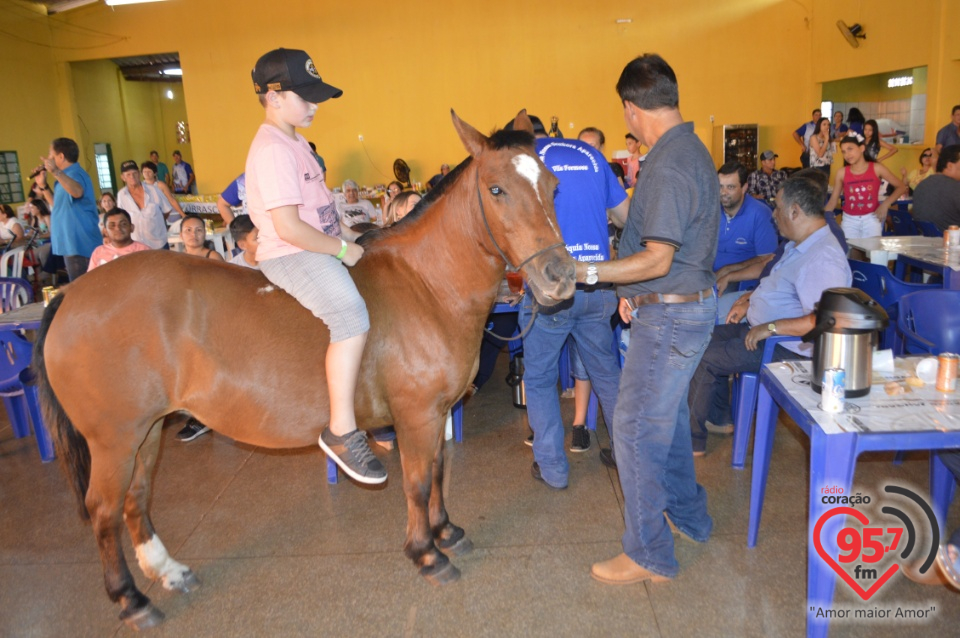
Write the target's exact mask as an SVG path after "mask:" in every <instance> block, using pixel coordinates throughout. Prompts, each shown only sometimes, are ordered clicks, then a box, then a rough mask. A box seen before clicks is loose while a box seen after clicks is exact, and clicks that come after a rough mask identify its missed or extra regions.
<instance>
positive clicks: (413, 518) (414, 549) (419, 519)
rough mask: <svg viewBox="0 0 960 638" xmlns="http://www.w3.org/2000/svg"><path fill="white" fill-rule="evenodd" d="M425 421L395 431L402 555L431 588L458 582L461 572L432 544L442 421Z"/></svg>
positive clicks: (406, 421)
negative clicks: (403, 505) (403, 523)
mask: <svg viewBox="0 0 960 638" xmlns="http://www.w3.org/2000/svg"><path fill="white" fill-rule="evenodd" d="M421 418H424V417H421ZM426 418H427V419H429V421H427V422H424V421H420V422H419V423H411V421H410V420H402V421H401V420H400V419H398V422H400V423H404V424H407V425H402V427H401V428H398V430H400V431H401V436H400V437H398V440H397V442H398V443H399V447H400V462H401V464H402V465H403V491H404V493H405V494H406V497H407V541H406V543H404V546H403V551H404V552H405V553H406V555H407V557H409V558H410V559H411V560H412V561H413V562H414V564H415V565H416V566H417V567H418V568H419V569H420V575H421V576H423V577H424V578H426V579H427V580H428V581H429V582H430V583H432V584H434V585H444V584H447V583H451V582H453V581H455V580H457V579H458V578H460V570H458V569H457V568H456V567H454V566H453V564H452V563H451V562H450V559H449V558H447V556H446V555H445V554H443V553H441V552H440V550H438V549H437V546H436V545H435V544H434V542H433V533H432V530H431V526H430V516H429V513H428V508H429V506H430V504H431V503H432V499H431V491H434V490H432V487H433V482H434V458H435V456H436V451H437V445H438V444H439V438H440V437H439V434H440V431H441V429H442V426H443V420H442V419H440V418H438V417H426ZM442 509H443V508H442V501H441V508H440V510H441V511H442ZM445 516H446V514H445V513H444V517H445Z"/></svg>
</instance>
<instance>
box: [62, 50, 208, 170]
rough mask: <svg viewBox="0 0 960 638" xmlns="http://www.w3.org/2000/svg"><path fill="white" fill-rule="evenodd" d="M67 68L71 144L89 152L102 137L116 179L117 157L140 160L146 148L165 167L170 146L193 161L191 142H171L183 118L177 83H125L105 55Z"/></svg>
mask: <svg viewBox="0 0 960 638" xmlns="http://www.w3.org/2000/svg"><path fill="white" fill-rule="evenodd" d="M70 71H71V73H70V75H71V78H72V86H73V97H74V105H75V110H76V118H77V120H78V122H79V126H78V131H77V143H78V144H80V148H81V149H82V150H83V151H84V153H86V154H90V155H92V154H93V145H94V144H95V143H98V142H108V143H109V144H110V145H111V149H112V151H113V159H114V164H115V165H114V171H115V172H116V177H117V179H118V180H119V178H120V163H121V162H123V161H124V160H128V159H133V160H135V161H136V162H137V163H140V162H143V161H144V160H146V159H148V158H149V154H150V151H151V150H156V151H157V152H159V153H160V159H161V161H163V162H165V163H166V164H167V165H168V166H170V165H172V163H173V160H172V159H171V157H170V154H171V153H172V152H173V150H174V149H179V150H180V151H181V153H182V154H183V159H184V160H186V161H187V162H190V163H191V164H192V163H193V157H192V150H191V145H190V144H180V145H177V144H176V122H177V121H178V120H183V119H185V118H186V105H185V103H184V99H183V87H182V86H180V84H179V83H168V82H128V81H127V80H124V78H123V75H122V74H121V73H120V70H119V68H118V67H117V65H116V64H114V63H113V62H111V61H110V60H95V61H89V62H72V63H70ZM168 89H169V90H171V91H173V93H174V99H172V100H171V99H168V98H167V97H166V96H165V93H166V91H167V90H168ZM91 176H92V175H91ZM94 182H96V180H94Z"/></svg>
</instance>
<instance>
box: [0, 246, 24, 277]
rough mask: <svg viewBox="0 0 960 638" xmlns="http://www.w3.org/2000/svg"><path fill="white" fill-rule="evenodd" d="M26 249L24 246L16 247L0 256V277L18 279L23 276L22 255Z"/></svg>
mask: <svg viewBox="0 0 960 638" xmlns="http://www.w3.org/2000/svg"><path fill="white" fill-rule="evenodd" d="M26 249H27V248H26V246H17V247H16V248H11V249H10V250H8V251H7V252H5V253H3V255H2V256H0V277H16V278H18V279H19V278H20V277H22V276H23V255H24V253H25V252H26Z"/></svg>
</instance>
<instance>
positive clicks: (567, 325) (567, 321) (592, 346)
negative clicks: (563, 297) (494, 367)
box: [519, 289, 620, 487]
mask: <svg viewBox="0 0 960 638" xmlns="http://www.w3.org/2000/svg"><path fill="white" fill-rule="evenodd" d="M531 302H532V300H531V299H530V295H527V298H526V299H525V300H524V304H523V307H522V308H521V309H520V315H519V321H520V326H521V328H522V327H523V326H526V325H527V323H528V321H529V320H530V314H531V310H530V306H531ZM616 310H617V295H616V293H615V292H614V291H613V290H612V289H611V290H596V291H593V292H586V291H583V290H578V291H576V293H574V296H573V299H572V300H567V301H564V302H562V303H561V304H559V305H558V306H555V307H553V308H545V309H544V308H541V309H540V312H539V314H538V315H537V318H536V319H535V321H534V324H533V327H532V328H531V329H530V332H528V333H527V336H526V337H524V339H523V367H524V372H523V383H524V387H525V389H526V393H527V418H528V420H529V421H530V428H531V429H532V430H533V434H534V436H533V457H534V458H535V459H536V461H537V463H538V464H539V465H540V473H541V475H542V476H543V480H544V481H546V482H547V484H548V485H551V486H553V487H566V485H567V475H568V474H569V471H570V465H569V463H568V462H567V455H566V452H564V447H563V440H564V430H563V420H562V419H561V417H560V397H559V394H558V392H557V381H558V380H559V361H560V351H561V350H562V349H563V344H564V342H565V341H566V340H567V335H573V338H574V340H575V341H576V342H577V348H578V349H579V352H580V358H581V360H582V361H583V365H584V366H585V367H586V369H587V376H589V377H590V381H591V382H592V383H593V389H594V392H596V393H597V398H598V399H599V400H600V407H601V408H602V409H603V415H604V420H605V421H606V422H607V423H610V422H611V421H612V420H613V415H614V414H615V412H616V409H617V388H618V386H619V385H620V367H619V366H618V365H617V356H616V355H615V354H614V352H613V330H612V329H611V327H610V318H611V317H612V316H613V314H614V312H616ZM607 431H608V432H609V426H608V430H607ZM611 436H612V434H611Z"/></svg>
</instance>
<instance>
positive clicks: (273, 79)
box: [250, 49, 343, 104]
mask: <svg viewBox="0 0 960 638" xmlns="http://www.w3.org/2000/svg"><path fill="white" fill-rule="evenodd" d="M250 75H251V76H252V77H253V88H254V89H255V90H256V92H257V94H258V95H265V94H266V93H267V92H268V91H293V92H294V93H296V94H297V95H299V96H300V97H302V98H303V99H304V100H306V101H307V102H312V103H314V104H319V103H320V102H325V101H327V100H329V99H330V98H336V97H340V96H341V95H343V91H341V90H340V89H338V88H336V87H334V86H330V85H329V84H327V83H325V82H324V81H323V80H322V79H321V78H320V74H319V73H317V67H315V66H314V65H313V60H311V59H310V56H309V55H307V52H306V51H300V50H299V49H274V50H273V51H271V52H270V53H266V54H264V55H263V56H261V57H260V59H259V60H257V65H256V66H255V67H253V71H251V73H250Z"/></svg>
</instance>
